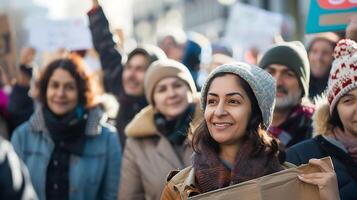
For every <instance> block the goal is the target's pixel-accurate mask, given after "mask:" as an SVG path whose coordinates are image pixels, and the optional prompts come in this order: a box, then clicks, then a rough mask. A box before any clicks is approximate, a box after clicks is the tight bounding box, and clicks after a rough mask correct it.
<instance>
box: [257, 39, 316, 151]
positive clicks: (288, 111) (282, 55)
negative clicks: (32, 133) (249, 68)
mask: <svg viewBox="0 0 357 200" xmlns="http://www.w3.org/2000/svg"><path fill="white" fill-rule="evenodd" d="M259 66H260V67H261V68H263V69H265V70H266V71H267V72H268V73H270V74H271V75H272V76H273V77H274V79H275V80H276V90H277V92H276V104H275V108H274V115H273V122H272V125H271V126H270V128H269V132H270V133H271V134H272V135H273V136H274V137H276V138H279V140H280V142H281V143H282V144H283V145H284V146H285V147H289V146H291V145H293V144H296V143H298V142H301V141H303V140H305V139H308V138H311V135H312V126H311V123H312V119H311V116H312V114H313V112H314V108H313V106H312V104H311V103H310V102H309V101H308V99H307V96H308V94H309V78H310V65H309V60H308V57H307V53H306V50H305V48H304V46H303V44H302V43H301V42H298V41H295V42H285V43H278V44H276V45H274V46H272V47H271V48H270V49H269V50H268V51H267V52H266V53H265V54H264V55H263V57H262V59H261V61H260V63H259Z"/></svg>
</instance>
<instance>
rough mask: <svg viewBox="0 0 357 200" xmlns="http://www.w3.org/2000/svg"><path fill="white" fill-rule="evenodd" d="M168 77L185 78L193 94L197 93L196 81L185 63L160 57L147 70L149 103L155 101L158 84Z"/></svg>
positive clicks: (145, 81) (146, 79) (146, 94)
mask: <svg viewBox="0 0 357 200" xmlns="http://www.w3.org/2000/svg"><path fill="white" fill-rule="evenodd" d="M167 77H177V78H179V79H181V80H183V81H184V82H185V83H186V84H187V85H188V87H189V89H190V90H191V92H192V94H193V95H196V93H197V89H196V85H195V81H194V80H193V78H192V75H191V73H190V71H189V70H188V69H187V67H186V66H185V65H183V64H181V63H180V62H177V61H175V60H172V59H159V60H157V61H155V62H153V63H152V64H151V65H150V67H149V69H148V70H147V71H146V72H145V77H144V89H145V96H146V100H147V101H148V102H149V104H153V103H154V102H153V92H154V88H155V86H156V84H157V83H158V82H159V81H160V80H162V79H164V78H167Z"/></svg>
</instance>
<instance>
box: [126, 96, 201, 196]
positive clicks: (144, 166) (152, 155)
mask: <svg viewBox="0 0 357 200" xmlns="http://www.w3.org/2000/svg"><path fill="white" fill-rule="evenodd" d="M201 119H202V114H201V110H200V107H199V101H198V100H197V101H196V102H195V111H194V114H193V119H192V121H191V123H190V125H189V126H190V128H194V127H196V126H197V124H198V122H199V121H200V120H201ZM126 133H127V136H128V139H127V143H126V146H125V149H124V155H123V161H122V163H123V164H122V169H121V170H122V171H121V174H122V178H121V183H120V190H119V199H121V200H124V199H130V200H131V199H146V200H157V199H160V196H161V192H162V190H163V188H164V185H165V178H166V176H167V174H169V172H170V171H171V170H175V169H183V168H185V167H187V166H189V165H190V164H191V162H190V158H191V155H192V153H193V150H192V148H191V143H190V137H187V138H186V140H185V141H184V143H183V144H182V145H181V146H180V147H179V149H178V148H174V147H173V145H171V143H170V142H169V141H168V140H167V139H166V137H164V136H163V135H161V134H160V133H159V131H158V130H157V128H156V127H155V125H154V108H153V107H152V106H151V105H149V106H148V107H146V108H144V109H143V110H142V111H141V112H140V113H139V114H138V115H137V116H136V117H135V118H134V119H133V121H132V122H130V123H129V124H128V126H127V128H126Z"/></svg>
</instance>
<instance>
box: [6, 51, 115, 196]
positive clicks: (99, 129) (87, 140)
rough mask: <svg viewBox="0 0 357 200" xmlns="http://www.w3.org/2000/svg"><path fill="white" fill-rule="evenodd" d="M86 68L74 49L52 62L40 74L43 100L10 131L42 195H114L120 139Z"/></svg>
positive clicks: (40, 92)
mask: <svg viewBox="0 0 357 200" xmlns="http://www.w3.org/2000/svg"><path fill="white" fill-rule="evenodd" d="M84 69H85V66H84V65H83V61H82V60H81V58H80V57H79V56H77V55H68V56H66V57H65V58H62V59H58V60H55V61H53V62H51V63H50V64H49V65H48V66H47V67H46V69H45V70H44V72H43V73H42V74H41V77H40V80H39V97H38V99H39V101H40V103H41V106H40V107H39V109H37V111H36V112H35V113H34V114H33V116H32V117H31V118H30V120H29V121H27V122H26V123H24V124H23V125H21V126H20V127H19V128H17V129H16V130H15V131H14V133H13V137H12V143H13V146H14V149H15V151H16V153H17V154H18V155H19V157H20V158H21V159H22V160H23V161H24V162H25V164H26V165H27V167H28V170H29V172H30V176H31V181H32V183H33V185H34V188H35V190H36V193H37V194H38V196H39V198H40V199H79V200H81V199H83V200H84V199H98V198H103V199H116V196H117V188H118V183H119V177H120V176H119V172H120V171H119V170H120V160H121V158H120V145H119V140H118V138H117V133H116V132H115V129H113V128H112V127H110V126H109V125H108V124H107V123H105V122H104V120H103V112H102V110H101V109H100V108H99V107H98V106H97V105H96V103H95V102H94V99H95V93H94V91H93V87H92V84H91V83H92V82H91V79H90V77H89V76H88V74H87V73H86V71H85V70H84ZM73 160H77V161H76V162H72V161H73ZM88 167H89V168H88ZM88 184H90V187H88V186H89V185H88Z"/></svg>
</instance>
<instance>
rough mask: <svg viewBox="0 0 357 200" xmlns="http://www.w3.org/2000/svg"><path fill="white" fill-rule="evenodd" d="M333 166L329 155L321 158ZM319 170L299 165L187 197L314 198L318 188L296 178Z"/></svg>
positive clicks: (200, 199)
mask: <svg viewBox="0 0 357 200" xmlns="http://www.w3.org/2000/svg"><path fill="white" fill-rule="evenodd" d="M321 160H323V161H324V162H325V163H326V164H328V165H329V166H330V167H331V168H333V164H332V160H331V158H330V157H326V158H322V159H321ZM313 172H321V170H320V168H319V167H317V166H313V165H309V164H306V165H300V166H299V167H294V168H289V169H286V170H283V171H280V172H277V173H274V174H269V175H267V176H263V177H260V178H257V179H253V180H250V181H246V182H243V183H240V184H237V185H232V186H229V187H226V188H222V189H218V190H214V191H211V192H207V193H204V194H201V195H197V196H194V197H191V198H189V199H190V200H203V199H204V200H217V199H224V200H230V199H235V200H240V199H242V200H277V199H288V200H301V199H304V200H316V199H319V198H320V196H319V189H318V187H317V186H315V185H311V184H308V183H304V182H302V181H300V180H299V179H298V177H297V176H298V175H299V174H301V173H313Z"/></svg>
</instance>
